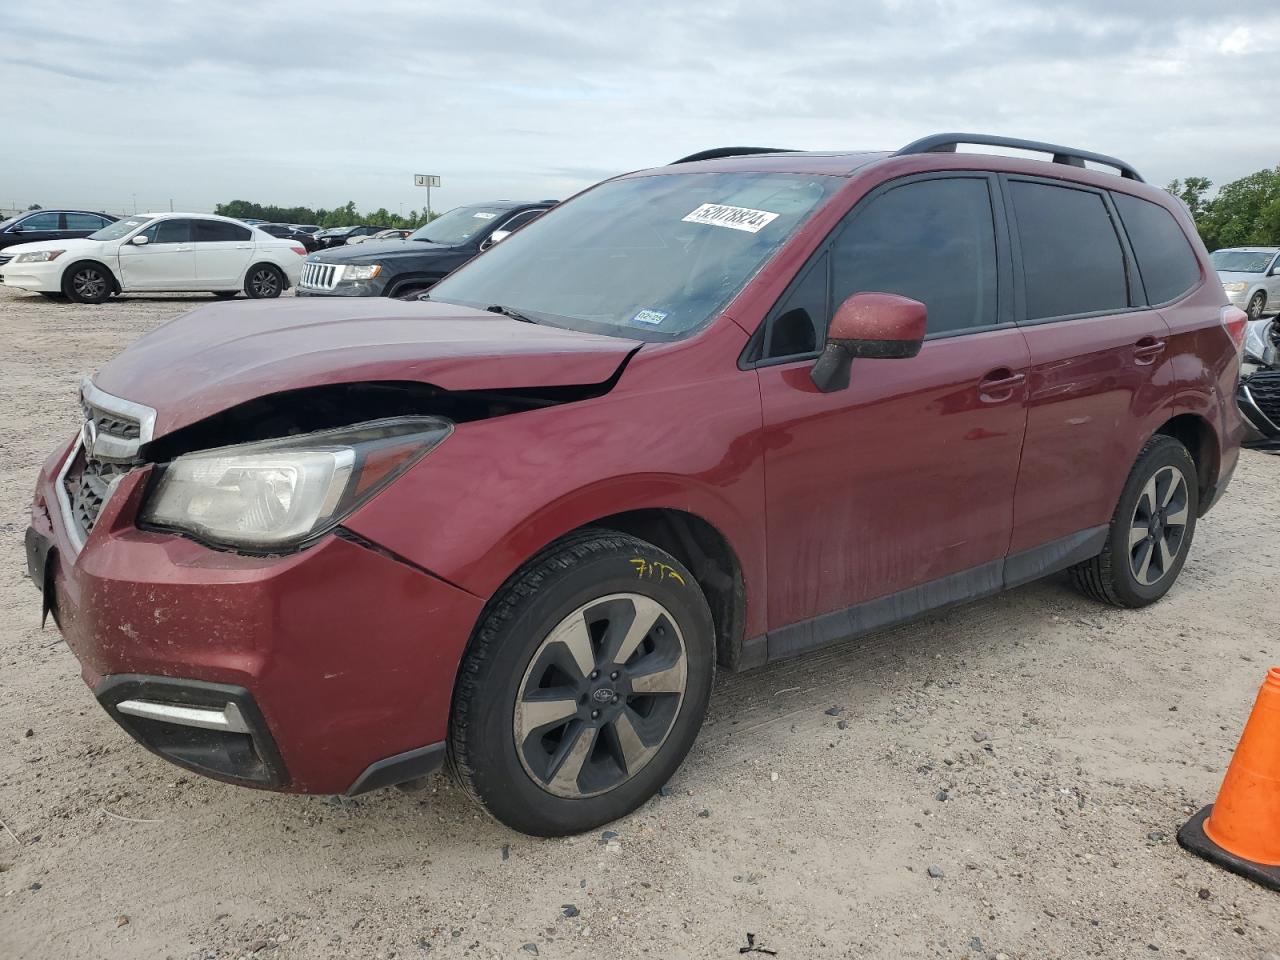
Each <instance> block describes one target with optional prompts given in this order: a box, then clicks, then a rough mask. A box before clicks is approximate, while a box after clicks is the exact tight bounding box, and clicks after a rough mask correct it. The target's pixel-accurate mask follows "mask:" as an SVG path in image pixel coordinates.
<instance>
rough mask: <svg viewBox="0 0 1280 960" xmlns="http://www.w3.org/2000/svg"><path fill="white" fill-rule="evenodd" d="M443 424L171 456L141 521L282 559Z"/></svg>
mask: <svg viewBox="0 0 1280 960" xmlns="http://www.w3.org/2000/svg"><path fill="white" fill-rule="evenodd" d="M452 430H453V424H452V422H450V421H449V420H445V419H444V418H442V417H397V418H393V419H388V420H373V421H370V422H368V423H362V424H357V425H355V426H351V427H341V428H339V429H336V430H324V431H320V432H317V433H308V434H303V435H301V436H296V437H285V438H282V439H279V440H264V441H261V442H258V443H245V444H240V445H237V446H231V447H219V448H217V449H214V450H201V451H199V452H197V453H188V454H185V455H183V456H180V457H175V458H174V459H173V460H172V461H171V462H169V463H167V464H165V465H163V466H162V467H161V468H160V475H159V478H158V480H157V481H156V483H155V485H154V487H153V489H152V490H151V492H150V495H149V497H148V499H147V502H146V503H145V504H144V506H143V508H142V512H141V515H140V516H139V523H140V524H141V525H143V526H147V527H160V528H165V529H171V530H180V531H183V532H185V533H189V534H191V535H193V536H194V537H195V538H196V539H198V540H202V541H204V542H206V543H210V544H213V545H215V546H227V547H236V548H242V549H247V550H251V551H261V552H272V551H276V552H278V551H279V550H280V549H282V548H286V547H298V546H303V545H305V544H307V543H308V542H310V541H312V540H314V539H316V538H317V537H319V536H321V535H322V534H324V533H327V532H328V531H329V530H332V529H333V528H334V527H335V526H337V525H338V523H339V522H340V521H341V520H342V518H343V517H345V516H347V515H348V514H349V513H351V511H353V510H354V509H355V508H356V507H358V506H360V505H361V504H362V503H364V502H365V501H367V500H369V499H370V498H371V497H372V496H374V494H376V493H377V492H378V491H379V490H381V489H382V488H383V487H385V486H386V485H387V484H389V483H390V482H391V481H392V480H394V479H395V478H396V477H398V476H399V475H400V474H401V473H403V472H404V471H405V470H406V469H408V468H409V467H410V466H412V465H413V464H414V463H416V462H417V461H418V460H419V459H421V458H422V457H423V456H424V455H425V454H426V453H427V452H428V451H430V450H432V449H433V448H434V447H436V446H437V445H438V444H439V443H440V442H441V441H442V440H444V438H445V437H447V436H448V435H449V433H450V432H451V431H452Z"/></svg>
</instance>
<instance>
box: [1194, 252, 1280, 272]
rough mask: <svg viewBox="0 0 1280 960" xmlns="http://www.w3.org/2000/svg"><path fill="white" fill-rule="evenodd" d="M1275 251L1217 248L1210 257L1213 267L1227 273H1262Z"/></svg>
mask: <svg viewBox="0 0 1280 960" xmlns="http://www.w3.org/2000/svg"><path fill="white" fill-rule="evenodd" d="M1274 256H1275V253H1274V252H1272V253H1266V252H1259V251H1257V250H1215V251H1214V252H1213V254H1212V255H1210V257H1209V259H1210V260H1212V261H1213V269H1215V270H1222V271H1224V272H1227V273H1261V272H1262V271H1263V270H1265V269H1267V264H1268V263H1270V262H1271V258H1272V257H1274Z"/></svg>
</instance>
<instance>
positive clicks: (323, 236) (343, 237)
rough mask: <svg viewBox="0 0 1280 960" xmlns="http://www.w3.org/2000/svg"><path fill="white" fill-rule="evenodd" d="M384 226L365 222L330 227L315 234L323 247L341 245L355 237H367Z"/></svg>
mask: <svg viewBox="0 0 1280 960" xmlns="http://www.w3.org/2000/svg"><path fill="white" fill-rule="evenodd" d="M381 229H382V227H370V226H367V225H364V224H361V225H358V226H354V227H330V228H329V229H328V230H321V231H320V232H319V233H317V234H315V235H314V236H315V238H316V240H318V241H319V242H320V246H321V247H322V248H328V247H340V246H342V245H343V244H345V243H347V242H348V241H349V240H351V239H352V238H353V237H367V236H370V235H371V234H374V233H377V232H378V231H379V230H381Z"/></svg>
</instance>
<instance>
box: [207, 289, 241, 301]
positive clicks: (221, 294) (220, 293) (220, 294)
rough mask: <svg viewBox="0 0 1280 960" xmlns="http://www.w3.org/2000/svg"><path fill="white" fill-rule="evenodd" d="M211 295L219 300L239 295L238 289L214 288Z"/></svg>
mask: <svg viewBox="0 0 1280 960" xmlns="http://www.w3.org/2000/svg"><path fill="white" fill-rule="evenodd" d="M213 295H214V296H215V297H217V298H218V299H219V300H234V299H235V298H236V297H238V296H240V291H239V290H214V291H213Z"/></svg>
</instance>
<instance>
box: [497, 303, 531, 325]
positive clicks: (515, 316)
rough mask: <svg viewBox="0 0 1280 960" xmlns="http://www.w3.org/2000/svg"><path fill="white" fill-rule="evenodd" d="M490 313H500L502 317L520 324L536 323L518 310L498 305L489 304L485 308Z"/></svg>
mask: <svg viewBox="0 0 1280 960" xmlns="http://www.w3.org/2000/svg"><path fill="white" fill-rule="evenodd" d="M485 309H486V310H488V311H489V312H490V313H500V314H502V315H503V316H504V317H510V318H511V319H512V320H519V321H520V322H521V323H537V322H538V321H537V320H535V319H533V317H531V316H529V315H528V314H524V313H521V312H520V311H519V310H512V309H511V308H510V307H504V306H503V305H502V304H500V303H495V304H491V305H490V306H487V307H485Z"/></svg>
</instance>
